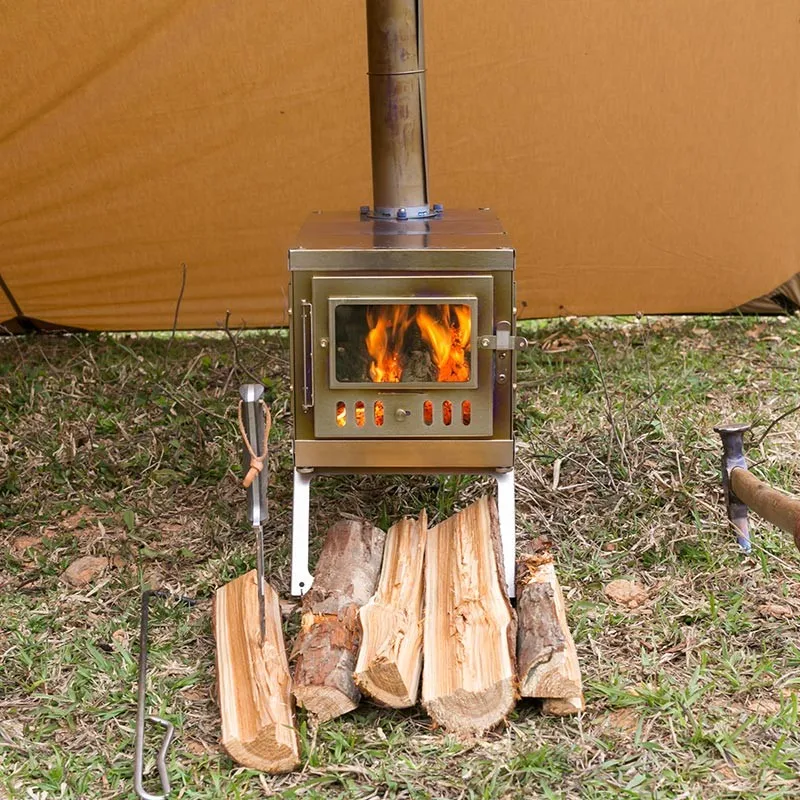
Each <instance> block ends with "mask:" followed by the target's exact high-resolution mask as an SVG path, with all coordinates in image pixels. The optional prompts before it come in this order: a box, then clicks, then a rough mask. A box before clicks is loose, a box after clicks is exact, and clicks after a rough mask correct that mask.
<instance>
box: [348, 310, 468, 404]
mask: <svg viewBox="0 0 800 800" xmlns="http://www.w3.org/2000/svg"><path fill="white" fill-rule="evenodd" d="M473 311H474V308H473V306H472V305H471V304H470V303H439V304H435V303H395V304H386V305H367V304H357V303H339V304H337V305H336V307H335V313H334V320H335V323H334V324H335V334H334V340H335V347H336V351H335V375H336V381H337V382H338V383H343V384H375V383H389V384H415V385H419V384H426V385H429V384H442V383H447V384H469V383H471V382H472V351H473V345H474V342H473V338H474V337H473ZM356 413H358V410H357V411H356Z"/></svg>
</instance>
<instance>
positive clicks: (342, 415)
mask: <svg viewBox="0 0 800 800" xmlns="http://www.w3.org/2000/svg"><path fill="white" fill-rule="evenodd" d="M336 424H337V425H338V426H339V427H340V428H344V426H345V425H346V424H347V406H346V405H345V404H344V403H342V402H339V403H337V404H336Z"/></svg>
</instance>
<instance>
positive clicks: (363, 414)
mask: <svg viewBox="0 0 800 800" xmlns="http://www.w3.org/2000/svg"><path fill="white" fill-rule="evenodd" d="M366 421H367V410H366V408H365V407H364V402H363V401H362V400H359V401H358V402H357V403H356V425H358V427H359V428H363V427H364V423H365V422H366Z"/></svg>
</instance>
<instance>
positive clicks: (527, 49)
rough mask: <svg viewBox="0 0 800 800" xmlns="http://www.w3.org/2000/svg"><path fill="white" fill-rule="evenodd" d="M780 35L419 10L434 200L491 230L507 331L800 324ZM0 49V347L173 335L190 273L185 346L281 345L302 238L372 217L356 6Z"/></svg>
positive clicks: (172, 14) (202, 17)
mask: <svg viewBox="0 0 800 800" xmlns="http://www.w3.org/2000/svg"><path fill="white" fill-rule="evenodd" d="M799 20H800V0H773V1H772V2H769V3H765V2H763V0H724V1H723V0H494V2H491V3H486V2H479V0H447V2H444V0H434V2H430V3H428V4H427V6H426V23H427V25H426V26H427V40H428V67H429V79H428V105H429V123H430V166H431V186H432V199H433V200H436V201H441V202H443V203H444V204H445V205H446V206H451V207H454V206H467V207H469V206H472V207H474V206H486V205H491V206H492V208H493V209H494V210H495V211H496V212H497V213H498V215H499V216H500V217H501V218H502V219H503V220H504V222H505V224H506V226H507V228H508V230H509V231H510V233H511V234H512V236H513V238H514V240H515V242H516V243H517V246H518V251H519V291H518V295H519V297H518V300H519V302H518V305H519V307H520V314H521V316H523V317H541V316H555V315H563V314H599V313H603V314H609V313H631V312H635V311H643V312H713V311H724V310H727V309H731V308H734V307H736V306H740V305H742V304H744V303H747V302H748V301H750V300H752V299H753V298H758V297H760V296H762V295H770V294H771V293H772V292H773V290H775V289H776V287H779V286H781V285H782V284H785V293H786V294H787V296H788V297H789V298H790V299H791V297H792V296H793V295H792V293H793V292H794V302H795V303H796V302H797V301H798V300H800V298H798V297H797V295H796V292H797V281H795V282H794V283H792V281H791V279H792V277H793V276H794V275H796V273H797V272H798V270H800V266H799V265H798V256H799V255H800V250H799V248H798V244H799V242H798V238H799V237H800V225H798V214H799V213H800V180H799V178H800V102H798V100H799V99H800V91H799V83H800V24H798V21H799ZM0 22H1V23H2V24H0V63H2V64H3V72H4V80H3V81H2V82H0V186H1V187H2V188H1V189H0V276H1V277H2V281H3V285H2V287H0V289H2V291H0V322H1V321H3V320H5V321H7V322H8V321H11V320H12V319H13V318H15V317H18V316H22V317H23V322H24V321H25V319H24V318H27V319H28V323H27V324H28V325H34V326H35V325H36V324H38V323H36V322H35V320H39V321H44V322H46V323H50V324H57V325H66V326H72V327H77V328H91V329H108V330H126V329H159V328H169V327H171V325H172V321H173V314H174V309H175V303H176V299H177V296H178V292H179V289H180V285H181V267H180V265H181V263H182V262H185V263H186V264H187V285H186V292H185V296H184V299H183V302H182V305H181V314H180V318H179V325H180V327H183V328H209V327H215V326H216V325H217V324H218V323H219V322H220V321H221V320H222V319H223V318H224V316H225V313H226V310H228V309H229V310H230V311H231V320H232V323H233V324H236V325H240V324H243V323H244V324H246V325H248V326H251V327H252V326H264V325H278V324H282V323H284V322H285V297H286V294H285V293H286V284H287V279H288V276H287V272H286V265H285V253H286V249H287V247H288V246H289V245H290V244H291V243H292V239H293V236H294V234H295V232H296V231H297V230H298V228H299V226H300V224H301V222H302V220H303V218H304V216H305V215H306V214H307V213H308V212H309V211H311V210H313V209H316V208H325V209H342V208H351V209H357V208H358V206H359V205H361V203H364V202H369V199H370V187H369V174H370V169H369V144H368V137H369V125H368V110H367V83H366V77H365V74H364V73H365V70H366V53H365V42H364V28H365V24H364V3H363V0H337V2H330V0H306V2H303V3H296V2H288V0H273V1H272V2H269V3H267V2H253V1H252V0H250V1H249V2H243V3H230V2H224V1H223V0H139V1H138V2H135V3H133V2H125V3H97V2H95V1H94V0H91V1H90V0H72V1H71V2H66V1H65V0H41V2H38V3H35V4H31V3H19V2H14V0H0ZM3 287H4V288H3ZM792 287H794V288H792ZM781 302H784V305H785V301H781ZM773 307H774V308H778V307H779V304H773ZM764 308H767V306H764ZM30 320H34V321H33V322H31V321H30ZM15 324H16V326H17V327H22V328H24V327H25V326H24V325H20V324H19V321H18V322H17V323H15Z"/></svg>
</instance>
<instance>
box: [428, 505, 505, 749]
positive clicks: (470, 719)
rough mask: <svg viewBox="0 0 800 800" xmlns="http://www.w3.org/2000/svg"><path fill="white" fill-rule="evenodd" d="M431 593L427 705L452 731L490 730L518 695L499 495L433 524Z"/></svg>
mask: <svg viewBox="0 0 800 800" xmlns="http://www.w3.org/2000/svg"><path fill="white" fill-rule="evenodd" d="M425 595H426V599H425V623H424V646H423V649H424V667H423V678H422V702H423V705H424V706H425V709H426V710H427V712H428V713H429V714H430V715H431V717H432V718H433V719H434V721H435V722H437V723H438V724H440V725H441V726H442V727H444V728H446V729H447V730H451V731H455V732H461V733H479V732H481V731H485V730H488V729H489V728H491V727H493V726H494V725H496V724H497V723H499V722H500V721H501V720H503V719H504V718H505V717H506V715H507V714H508V713H509V712H510V711H511V709H512V708H513V707H514V703H515V701H516V697H517V691H516V680H515V669H514V643H515V640H516V626H515V620H514V612H513V611H512V609H511V606H510V604H509V602H508V597H507V595H506V590H505V578H504V576H503V559H502V556H501V550H500V526H499V523H498V519H497V507H496V505H495V502H494V500H490V499H489V498H487V497H482V498H481V499H480V500H478V501H477V502H476V503H474V504H473V505H471V506H470V507H469V508H467V509H465V510H464V511H462V512H460V513H458V514H456V515H455V516H453V517H450V518H449V519H447V520H445V521H444V522H442V523H440V524H439V525H436V526H435V527H434V528H431V530H429V531H428V542H427V548H426V551H425Z"/></svg>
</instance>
